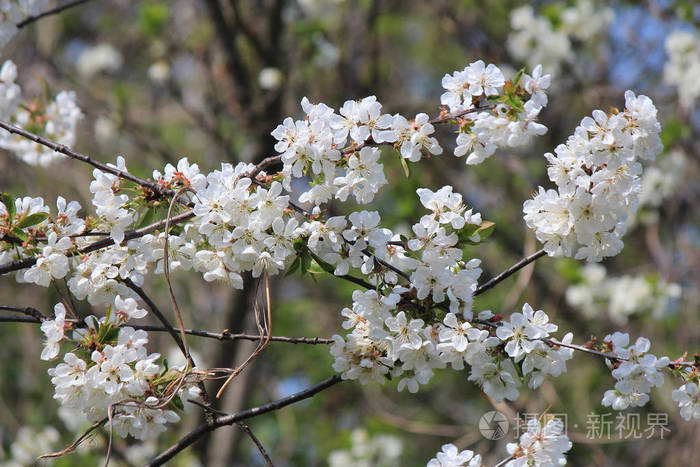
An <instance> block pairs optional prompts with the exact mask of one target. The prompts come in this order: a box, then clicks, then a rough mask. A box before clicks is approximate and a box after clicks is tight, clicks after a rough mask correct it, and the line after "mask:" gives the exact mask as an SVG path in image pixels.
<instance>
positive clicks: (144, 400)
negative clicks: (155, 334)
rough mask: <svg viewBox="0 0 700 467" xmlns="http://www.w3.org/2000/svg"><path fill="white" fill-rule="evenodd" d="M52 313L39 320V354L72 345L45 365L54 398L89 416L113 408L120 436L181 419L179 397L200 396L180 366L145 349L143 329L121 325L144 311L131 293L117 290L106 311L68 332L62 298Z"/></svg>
mask: <svg viewBox="0 0 700 467" xmlns="http://www.w3.org/2000/svg"><path fill="white" fill-rule="evenodd" d="M54 314H55V316H54V319H52V320H46V321H44V322H43V323H42V324H41V330H42V331H43V332H44V334H45V336H46V344H45V347H44V350H43V352H42V354H41V358H42V360H52V359H54V358H56V357H57V356H58V354H59V353H60V345H61V343H63V342H69V343H71V344H72V345H73V350H72V351H71V352H68V353H66V354H65V355H64V356H63V362H62V363H59V364H58V365H57V366H56V367H54V368H51V369H49V375H50V376H51V377H52V378H51V382H52V383H53V385H54V388H55V394H54V399H56V400H58V401H59V402H60V404H61V406H62V407H64V408H67V409H70V410H72V411H74V412H75V413H76V414H82V415H84V416H86V417H87V419H88V420H89V421H91V422H96V421H99V420H103V419H105V418H107V417H108V415H109V414H110V413H111V414H112V415H113V416H112V419H111V422H110V423H111V426H112V427H113V428H114V431H115V432H116V433H117V434H118V435H119V436H122V437H126V436H127V435H131V436H133V437H135V438H137V439H147V438H152V437H153V436H155V435H157V434H159V433H161V432H163V431H165V429H166V427H165V424H166V423H174V422H177V421H178V420H179V419H180V417H179V415H178V414H177V413H176V411H175V410H179V409H181V408H182V400H183V399H184V400H189V399H197V398H198V397H199V395H200V389H199V387H197V386H195V385H194V384H193V383H192V382H190V381H186V380H184V379H181V378H184V375H183V371H182V369H178V368H167V367H163V366H161V364H160V363H159V362H158V360H159V358H160V355H159V354H157V353H154V354H150V355H149V354H148V351H147V350H146V344H147V343H148V335H147V333H146V332H145V331H142V330H135V329H134V328H132V327H129V326H124V324H125V323H126V322H127V321H128V320H129V319H131V318H143V317H144V316H146V314H147V312H146V310H143V309H141V308H139V307H138V304H137V302H136V301H135V300H134V299H133V298H127V299H122V298H121V297H120V296H117V297H116V298H115V300H114V306H113V307H110V309H109V310H108V311H107V316H106V317H103V318H99V319H98V318H96V317H94V316H89V317H88V318H86V319H85V320H84V322H85V324H86V326H87V327H85V328H82V327H77V328H75V329H73V331H72V336H71V337H69V336H68V335H66V331H67V330H69V329H72V325H71V323H70V322H68V321H66V308H65V306H64V305H63V304H62V303H59V304H57V305H56V306H55V307H54ZM178 381H181V382H180V384H178ZM173 387H175V389H176V390H175V391H174V392H173Z"/></svg>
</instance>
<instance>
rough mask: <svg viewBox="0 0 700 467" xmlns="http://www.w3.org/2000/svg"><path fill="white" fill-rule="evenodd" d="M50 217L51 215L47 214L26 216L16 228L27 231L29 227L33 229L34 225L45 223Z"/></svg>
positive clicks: (36, 213)
mask: <svg viewBox="0 0 700 467" xmlns="http://www.w3.org/2000/svg"><path fill="white" fill-rule="evenodd" d="M48 217H49V215H48V214H47V213H45V212H35V213H34V214H30V215H28V216H25V217H24V218H23V219H21V220H20V221H19V222H18V223H17V225H16V226H15V227H17V228H19V229H26V228H27V227H31V226H33V225H37V224H40V223H42V222H44V221H45V220H46V219H48Z"/></svg>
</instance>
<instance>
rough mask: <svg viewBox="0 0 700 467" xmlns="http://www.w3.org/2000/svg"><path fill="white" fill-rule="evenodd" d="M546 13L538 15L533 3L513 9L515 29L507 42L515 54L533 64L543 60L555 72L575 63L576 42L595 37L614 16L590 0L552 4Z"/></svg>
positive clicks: (609, 9)
mask: <svg viewBox="0 0 700 467" xmlns="http://www.w3.org/2000/svg"><path fill="white" fill-rule="evenodd" d="M547 13H548V14H547V15H546V16H540V15H537V14H535V11H534V9H533V8H532V6H531V5H525V6H521V7H519V8H516V9H514V10H513V11H511V13H510V25H511V27H512V28H513V32H512V33H511V34H510V35H509V36H508V42H507V46H508V51H509V52H510V53H511V55H512V56H513V57H514V58H516V59H518V60H522V61H524V62H527V63H528V64H530V65H531V66H535V65H536V64H538V63H541V64H543V65H544V67H545V68H547V70H548V71H549V72H550V73H552V74H553V75H559V74H560V73H561V68H562V67H563V66H565V65H573V64H574V59H576V58H577V57H576V54H575V52H574V48H575V45H576V44H579V43H582V44H587V43H590V42H592V41H594V40H595V38H596V37H597V36H601V35H602V33H603V31H605V30H606V29H607V28H608V27H609V25H610V24H611V23H612V21H613V19H614V17H615V14H614V12H613V10H612V9H611V8H608V7H603V6H601V5H597V4H596V3H594V2H593V1H591V0H579V1H577V2H574V4H573V5H571V6H568V7H567V6H566V4H565V2H562V3H554V4H550V5H548V8H547Z"/></svg>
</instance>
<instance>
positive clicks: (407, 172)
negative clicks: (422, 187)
mask: <svg viewBox="0 0 700 467" xmlns="http://www.w3.org/2000/svg"><path fill="white" fill-rule="evenodd" d="M401 167H403V173H404V174H405V175H406V178H408V177H410V176H411V170H410V169H409V168H408V162H406V159H404V158H403V157H402V158H401Z"/></svg>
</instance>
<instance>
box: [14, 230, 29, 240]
mask: <svg viewBox="0 0 700 467" xmlns="http://www.w3.org/2000/svg"><path fill="white" fill-rule="evenodd" d="M12 235H14V236H15V237H17V238H19V239H20V240H22V241H23V242H26V241H27V234H26V233H25V232H24V231H23V230H22V229H20V228H19V227H15V228H14V229H12Z"/></svg>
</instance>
